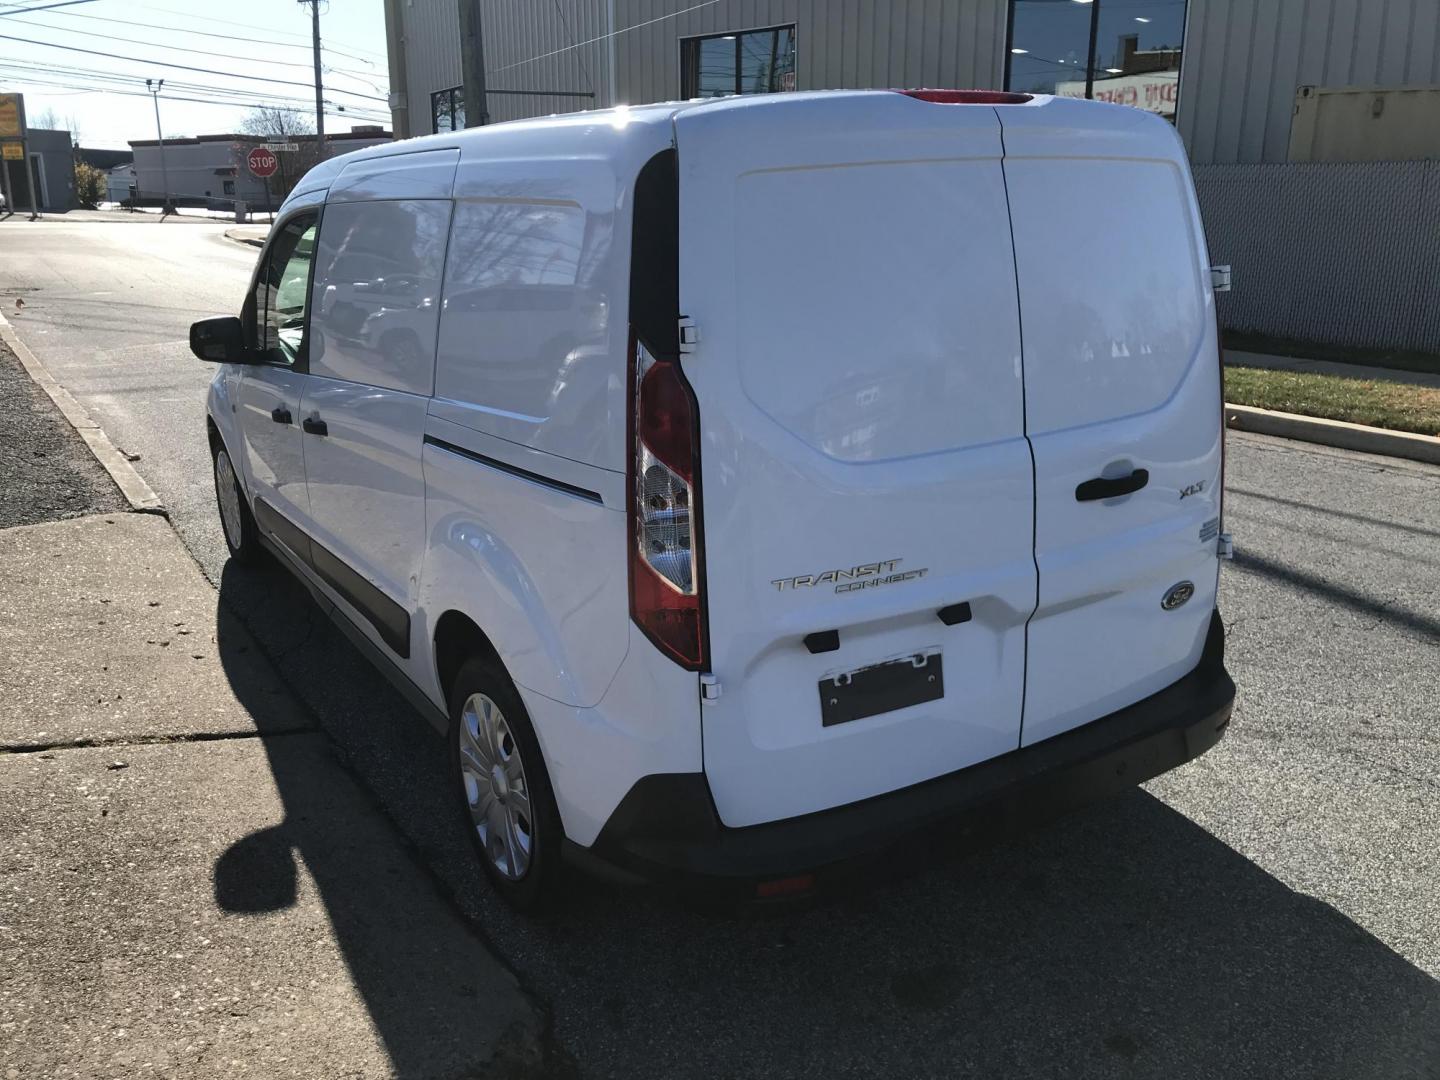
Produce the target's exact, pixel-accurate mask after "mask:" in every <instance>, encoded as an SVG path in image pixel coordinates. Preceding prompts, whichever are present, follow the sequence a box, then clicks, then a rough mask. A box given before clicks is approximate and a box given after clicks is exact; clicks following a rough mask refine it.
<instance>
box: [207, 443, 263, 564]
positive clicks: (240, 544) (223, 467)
mask: <svg viewBox="0 0 1440 1080" xmlns="http://www.w3.org/2000/svg"><path fill="white" fill-rule="evenodd" d="M211 452H212V455H213V461H212V464H213V465H214V468H213V469H212V473H213V475H214V477H215V509H216V510H218V511H219V513H220V535H221V536H223V537H224V538H225V546H226V547H227V548H229V549H230V558H232V559H234V560H235V561H236V562H238V563H242V564H251V563H254V562H256V561H257V560H258V559H259V558H260V536H259V533H258V532H257V531H256V529H255V517H254V515H253V514H251V512H250V506H249V504H248V503H247V502H246V501H245V492H244V491H242V490H241V488H240V478H239V477H238V476H237V475H236V474H235V465H234V463H233V462H232V461H231V460H230V452H229V451H228V450H226V449H225V444H224V443H222V442H221V441H220V440H219V439H216V440H215V442H214V445H213V446H212V447H211Z"/></svg>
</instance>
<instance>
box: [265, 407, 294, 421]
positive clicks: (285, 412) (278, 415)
mask: <svg viewBox="0 0 1440 1080" xmlns="http://www.w3.org/2000/svg"><path fill="white" fill-rule="evenodd" d="M270 419H271V420H274V421H275V423H277V424H293V423H294V422H295V418H294V417H293V416H291V415H290V410H289V409H287V408H285V406H284V405H276V406H275V408H273V409H271V410H270Z"/></svg>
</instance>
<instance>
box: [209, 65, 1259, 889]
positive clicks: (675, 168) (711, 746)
mask: <svg viewBox="0 0 1440 1080" xmlns="http://www.w3.org/2000/svg"><path fill="white" fill-rule="evenodd" d="M1213 305H1214V297H1213V295H1212V288H1211V282H1210V271H1209V266H1208V262H1207V257H1206V250H1205V243H1204V238H1203V234H1202V230H1201V224H1200V218H1199V216H1198V213H1197V210H1196V203H1195V196H1194V192H1193V190H1192V187H1191V182H1190V177H1189V173H1188V169H1187V166H1186V159H1185V154H1184V150H1183V149H1182V147H1181V144H1180V140H1179V139H1178V138H1177V137H1176V135H1175V133H1174V131H1173V130H1172V129H1171V127H1170V126H1169V125H1168V124H1166V123H1165V122H1164V121H1163V120H1161V119H1159V118H1158V117H1155V116H1152V115H1150V114H1148V113H1145V112H1141V111H1139V110H1136V109H1129V108H1124V107H1120V106H1111V105H1105V104H1100V103H1093V102H1080V101H1072V100H1066V99H1060V98H1047V97H1029V96H1026V95H1013V94H993V93H977V92H957V91H914V92H896V91H863V92H860V91H857V92H834V93H800V94H784V95H773V96H765V97H755V98H732V99H726V100H720V101H710V102H704V103H700V102H689V103H678V104H677V103H672V104H666V105H654V106H645V107H637V108H630V109H623V108H622V109H616V110H612V111H608V112H591V113H581V114H576V115H570V116H557V117H550V118H547V119H542V120H533V121H523V122H519V123H510V124H502V125H497V126H494V127H487V128H483V129H473V130H469V131H462V132H454V133H449V134H443V135H436V136H432V137H428V138H422V139H415V140H411V141H408V142H402V143H397V144H392V145H385V146H375V147H371V148H368V149H365V150H361V151H358V152H356V153H353V154H347V155H345V156H343V157H339V158H336V159H334V160H332V161H328V162H325V163H324V164H322V165H320V166H318V167H317V168H315V169H314V170H313V171H311V172H310V173H309V174H308V175H307V176H306V177H305V179H304V180H303V181H302V182H301V183H300V185H299V186H298V187H297V188H296V189H295V191H294V193H293V194H292V195H291V196H290V197H289V198H288V199H287V200H286V202H285V205H284V207H283V209H282V211H281V214H280V216H279V219H278V221H277V223H276V225H275V227H274V228H273V230H272V231H271V236H270V240H269V243H268V246H267V247H266V249H265V251H264V253H263V254H262V255H261V258H260V263H259V267H258V270H257V272H256V277H255V282H254V285H253V287H252V289H251V291H250V294H249V295H248V296H247V297H246V300H245V304H244V308H243V311H242V314H241V316H240V317H239V318H238V319H237V318H223V319H211V320H206V321H204V322H200V323H197V324H195V326H194V328H193V329H192V331H191V345H192V348H193V349H194V351H195V353H196V355H198V356H199V357H200V358H201V359H205V360H213V361H219V362H221V363H222V365H223V366H222V367H221V369H220V371H219V372H218V373H217V375H216V377H215V380H214V383H213V384H212V388H211V391H210V395H209V403H208V404H209V438H210V445H211V449H212V451H213V454H214V460H215V478H216V484H217V492H218V501H219V508H220V514H221V518H222V521H223V523H224V530H225V536H226V539H227V541H228V543H229V545H230V548H231V551H232V553H233V555H234V556H235V557H237V558H242V559H243V558H249V557H251V556H252V555H253V554H254V553H255V552H256V551H257V550H258V549H259V548H260V547H262V546H263V547H265V548H268V549H269V550H270V551H272V552H273V553H274V554H275V555H276V556H277V557H278V558H279V559H280V561H281V562H283V563H284V564H285V565H287V566H288V567H289V568H290V569H291V570H293V571H294V572H295V573H296V574H298V575H299V576H300V577H301V578H302V579H303V580H304V581H305V582H306V583H307V584H308V585H309V586H310V588H311V589H312V590H313V592H314V593H315V595H316V596H317V598H318V599H319V601H320V603H321V604H322V606H324V607H325V608H326V609H327V610H328V611H329V612H330V613H331V614H332V615H333V616H334V617H335V618H336V620H337V621H338V622H339V623H340V625H341V626H342V627H344V628H346V629H347V631H348V632H349V633H350V634H351V636H352V638H353V639H354V640H355V641H356V642H357V644H358V645H359V646H360V647H361V648H362V649H363V650H365V651H366V652H368V653H369V654H370V655H371V656H372V657H373V658H374V659H375V660H376V662H377V663H378V664H379V666H380V667H381V668H382V669H383V670H384V671H385V672H386V673H387V674H388V675H390V676H391V677H392V678H393V679H394V680H395V682H396V683H397V685H398V686H400V687H401V689H402V690H404V691H405V692H406V693H407V694H408V695H409V697H410V698H411V700H412V701H413V702H414V703H415V704H416V705H417V707H419V708H420V709H421V710H422V711H423V712H425V713H426V715H427V716H429V717H430V718H431V719H432V720H433V721H434V722H435V723H436V724H437V725H438V726H440V727H442V728H443V729H444V730H446V731H447V732H448V737H449V739H450V741H451V746H452V756H453V768H454V784H455V791H456V800H457V804H458V806H459V807H460V808H461V810H462V811H463V813H464V815H465V817H464V820H465V821H466V823H467V826H468V828H469V829H470V832H471V835H472V836H473V837H474V839H475V843H476V847H477V851H478V853H479V856H480V858H481V859H482V861H483V862H484V865H485V869H486V871H487V872H488V873H489V874H490V876H491V877H492V879H493V880H494V881H495V883H496V886H497V888H499V889H500V891H501V892H503V893H504V894H505V895H506V897H507V898H508V899H509V900H510V901H511V902H513V903H515V904H517V905H520V906H526V905H531V904H534V903H537V902H539V901H541V900H542V899H544V897H545V896H546V895H547V893H549V892H550V891H552V890H553V883H554V881H555V875H556V871H557V868H558V867H559V865H560V863H561V862H562V861H575V862H582V863H586V864H589V865H591V866H592V867H602V866H603V867H607V868H609V869H610V870H612V871H614V872H618V873H621V874H623V875H626V876H631V877H638V878H644V879H650V880H657V879H660V880H666V879H673V880H677V881H686V882H699V883H702V884H705V885H708V886H717V885H718V886H723V887H730V888H734V889H735V890H737V891H739V892H740V893H742V894H743V895H748V896H751V897H759V898H765V897H777V896H783V895H788V894H790V893H795V892H804V891H808V890H810V889H812V888H814V887H815V886H817V885H818V884H823V883H824V881H825V879H826V878H827V877H828V876H830V875H832V874H833V875H837V876H838V875H840V874H842V873H844V872H847V871H848V870H850V869H853V868H856V867H859V868H861V872H864V873H871V874H875V873H880V872H883V868H884V867H886V866H888V865H890V858H891V857H892V856H895V855H897V853H900V852H906V853H909V852H911V851H923V850H925V848H924V846H923V845H917V844H914V843H911V842H910V841H911V840H912V838H916V837H919V838H921V839H924V840H928V839H931V838H936V837H945V836H952V837H953V836H965V835H969V834H970V833H973V832H976V831H979V830H980V828H981V826H985V827H986V828H988V827H989V826H992V825H996V824H1006V825H1008V824H1011V823H1014V822H1017V821H1024V820H1027V819H1030V818H1032V817H1036V816H1041V815H1043V814H1047V813H1051V812H1054V810H1056V809H1057V808H1060V807H1064V806H1067V805H1070V804H1072V803H1074V802H1076V801H1078V800H1081V799H1086V798H1091V797H1094V796H1097V795H1100V794H1103V793H1106V792H1109V791H1112V790H1117V789H1119V788H1122V787H1125V786H1128V785H1133V784H1136V783H1139V782H1141V781H1143V780H1146V779H1148V778H1150V777H1152V776H1155V775H1156V774H1158V773H1160V772H1162V771H1164V770H1166V769H1169V768H1172V767H1174V766H1176V765H1179V764H1181V763H1182V762H1184V761H1187V760H1189V759H1191V758H1193V757H1195V756H1196V755H1198V754H1200V753H1203V752H1204V751H1205V750H1206V749H1208V748H1209V747H1210V746H1211V745H1212V744H1214V743H1215V742H1216V741H1217V740H1218V739H1219V738H1220V736H1221V733H1222V732H1223V730H1224V728H1225V725H1226V723H1227V722H1228V720H1229V717H1230V709H1231V702H1232V699H1233V696H1234V685H1233V683H1232V682H1231V681H1230V678H1229V676H1228V675H1227V674H1226V672H1225V668H1224V665H1223V657H1222V652H1223V643H1224V633H1223V630H1222V627H1221V624H1220V619H1219V616H1218V614H1217V613H1216V609H1215V596H1216V585H1217V579H1218V574H1219V570H1218V567H1219V563H1218V557H1219V556H1223V554H1224V553H1225V551H1226V548H1227V545H1228V540H1227V538H1226V537H1225V536H1224V535H1223V534H1222V533H1221V483H1222V473H1223V465H1222V456H1223V430H1222V424H1221V392H1220V365H1219V357H1218V348H1217V340H1216V323H1215V314H1214V307H1213Z"/></svg>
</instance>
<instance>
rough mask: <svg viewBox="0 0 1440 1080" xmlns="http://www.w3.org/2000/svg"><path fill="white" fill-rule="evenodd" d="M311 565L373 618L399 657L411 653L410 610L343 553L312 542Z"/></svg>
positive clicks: (328, 583)
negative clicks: (357, 570) (387, 593)
mask: <svg viewBox="0 0 1440 1080" xmlns="http://www.w3.org/2000/svg"><path fill="white" fill-rule="evenodd" d="M310 565H311V566H312V567H313V568H314V570H315V573H317V574H319V575H320V578H321V580H322V581H324V582H325V584H327V585H329V586H330V587H331V588H332V589H334V590H335V591H336V592H338V593H339V594H340V595H341V596H343V597H344V598H345V599H346V600H347V601H348V602H349V604H350V606H351V607H353V608H354V609H355V610H356V611H358V612H360V614H362V615H364V616H365V618H367V619H369V620H370V625H371V626H373V627H375V630H376V632H377V633H379V635H380V640H381V641H383V642H385V644H386V645H388V646H390V648H391V650H392V651H393V652H394V653H395V655H396V656H399V657H400V658H401V659H408V658H409V656H410V613H409V612H408V611H406V610H405V609H404V608H403V607H401V606H400V605H399V604H397V603H396V602H395V601H394V600H391V599H390V597H388V596H386V595H385V594H384V593H383V592H381V591H380V590H379V589H377V588H376V587H375V586H374V585H373V584H371V583H370V582H369V581H366V580H365V578H364V577H362V576H361V575H360V574H358V573H356V572H355V570H354V569H352V568H351V566H350V565H349V564H348V563H346V562H345V561H344V560H342V559H341V558H340V557H339V556H337V555H335V554H334V553H333V552H331V551H329V550H328V549H326V548H323V547H321V546H320V545H319V544H317V543H315V541H313V540H312V541H310Z"/></svg>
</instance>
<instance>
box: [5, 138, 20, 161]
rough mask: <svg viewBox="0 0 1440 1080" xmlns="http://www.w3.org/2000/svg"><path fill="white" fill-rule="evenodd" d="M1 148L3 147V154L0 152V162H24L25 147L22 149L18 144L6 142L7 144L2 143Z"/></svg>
mask: <svg viewBox="0 0 1440 1080" xmlns="http://www.w3.org/2000/svg"><path fill="white" fill-rule="evenodd" d="M3 146H4V151H3V152H0V160H4V161H24V160H25V147H23V146H22V145H20V144H19V143H18V142H7V143H4V144H3Z"/></svg>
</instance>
